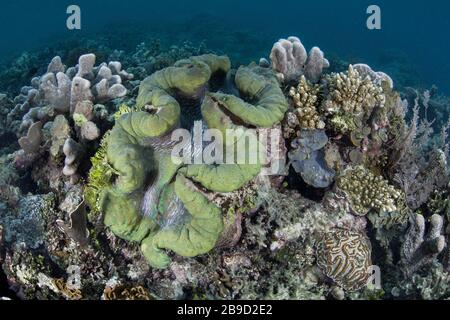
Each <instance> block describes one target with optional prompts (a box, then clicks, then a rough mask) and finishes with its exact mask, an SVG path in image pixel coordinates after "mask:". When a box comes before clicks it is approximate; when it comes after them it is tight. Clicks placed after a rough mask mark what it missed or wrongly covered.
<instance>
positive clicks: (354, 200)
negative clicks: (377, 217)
mask: <svg viewBox="0 0 450 320" xmlns="http://www.w3.org/2000/svg"><path fill="white" fill-rule="evenodd" d="M337 186H338V188H339V189H341V190H343V191H344V192H345V194H346V196H347V197H348V200H349V201H350V202H351V204H352V209H353V210H354V212H355V213H356V214H357V215H366V214H368V213H369V211H371V210H375V211H376V212H378V213H383V212H395V211H397V210H399V209H400V208H398V203H399V200H400V199H401V198H402V193H401V192H400V191H399V190H397V189H395V187H393V186H391V185H389V183H388V182H387V181H386V180H384V179H383V177H381V176H376V175H374V174H373V173H371V172H370V171H369V170H367V169H365V168H364V167H362V166H358V167H355V168H349V169H347V170H345V171H344V172H343V173H342V174H341V175H340V176H339V177H338V178H337Z"/></svg>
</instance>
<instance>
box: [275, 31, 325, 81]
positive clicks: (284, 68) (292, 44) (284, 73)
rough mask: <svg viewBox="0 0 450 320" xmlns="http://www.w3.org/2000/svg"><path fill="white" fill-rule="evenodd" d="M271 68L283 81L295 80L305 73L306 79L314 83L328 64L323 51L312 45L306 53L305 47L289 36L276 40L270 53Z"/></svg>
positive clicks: (298, 40) (295, 38)
mask: <svg viewBox="0 0 450 320" xmlns="http://www.w3.org/2000/svg"><path fill="white" fill-rule="evenodd" d="M270 59H271V60H272V68H273V70H274V71H275V72H277V73H278V75H279V77H280V78H281V79H282V80H283V81H287V82H289V81H292V80H297V79H298V78H299V77H300V76H302V75H305V77H306V79H308V80H309V81H311V82H313V83H316V82H318V81H319V79H320V77H321V75H322V71H323V69H326V68H328V67H329V66H330V63H329V62H328V60H327V59H325V58H324V54H323V52H322V51H321V50H320V49H319V48H318V47H314V48H312V49H311V51H310V52H309V54H307V52H306V49H305V47H304V46H303V44H302V43H301V41H300V39H299V38H297V37H289V38H288V39H287V40H286V39H281V40H279V41H278V42H276V43H275V44H274V46H273V48H272V52H271V54H270Z"/></svg>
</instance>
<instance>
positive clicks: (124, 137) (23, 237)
mask: <svg viewBox="0 0 450 320" xmlns="http://www.w3.org/2000/svg"><path fill="white" fill-rule="evenodd" d="M191 49H192V48H190V47H185V48H178V49H174V48H172V51H171V55H169V56H167V55H165V53H163V52H156V51H157V49H155V48H148V47H146V45H145V44H141V45H139V46H138V48H137V49H136V52H135V53H134V54H133V55H130V57H132V58H126V59H127V61H126V63H124V64H123V65H127V66H129V68H127V70H128V69H130V70H133V72H131V71H130V70H129V71H126V70H125V69H124V68H123V67H122V63H121V62H118V61H117V59H113V58H112V59H110V60H111V61H109V62H108V63H106V62H105V63H101V64H99V65H97V66H96V60H97V58H96V55H94V54H86V55H82V56H80V57H79V60H78V64H77V65H76V66H73V67H69V68H67V67H66V66H65V65H64V64H63V62H62V59H61V58H60V57H55V58H54V59H53V60H51V62H50V65H49V66H48V68H47V72H46V73H45V74H44V75H42V76H40V77H35V78H33V79H32V80H31V85H30V86H26V87H24V88H22V90H21V92H20V94H19V95H18V96H17V97H16V98H14V101H11V100H10V99H9V98H8V96H7V95H2V96H0V103H1V106H2V110H8V112H7V116H6V121H4V122H2V123H1V126H2V127H1V128H0V133H3V132H14V133H17V138H18V144H19V145H20V150H18V151H14V150H8V152H7V150H6V149H5V150H4V151H2V153H1V157H0V162H1V168H0V191H1V192H0V248H1V250H0V263H1V265H2V269H3V272H4V273H5V275H6V278H7V280H8V283H9V284H10V287H11V288H12V289H13V290H14V291H15V292H16V293H17V294H18V295H19V296H20V297H21V298H24V299H32V298H39V299H58V298H64V299H106V300H111V299H144V300H149V299H194V298H199V297H201V298H204V299H269V298H273V299H325V298H334V299H346V298H348V299H378V298H405V297H410V298H425V299H441V298H450V289H449V286H448V285H446V284H445V283H447V284H448V281H449V280H450V276H449V253H450V252H449V250H448V247H449V246H448V235H449V232H450V231H449V221H450V205H449V203H448V195H449V192H450V189H449V188H450V183H449V171H448V169H449V166H448V163H447V160H448V154H449V147H448V141H447V138H448V135H447V130H448V126H447V127H444V128H443V129H442V132H441V135H440V137H439V138H434V137H433V135H432V123H431V122H430V121H428V119H420V117H419V114H420V101H419V98H416V99H415V101H414V102H415V105H414V106H412V109H411V110H412V113H413V117H412V119H411V120H410V121H409V123H408V121H407V113H408V109H407V108H408V102H407V101H406V100H402V98H401V93H397V92H396V91H394V83H393V80H392V79H391V78H390V77H389V76H388V75H386V74H384V73H382V72H375V71H373V70H372V69H371V68H370V67H369V66H367V65H363V64H359V65H349V66H348V68H347V71H342V72H330V73H326V71H327V69H328V68H330V67H332V63H331V64H330V62H329V61H328V60H327V59H326V58H325V54H324V53H323V52H322V51H321V50H320V49H319V48H318V47H314V48H313V49H311V51H310V52H309V53H308V52H307V51H306V49H305V47H304V46H303V44H302V42H301V40H300V39H299V38H297V37H290V38H288V39H281V40H280V41H278V42H276V43H275V45H274V47H273V49H272V52H271V53H270V59H271V61H270V62H269V61H267V60H265V59H262V60H261V62H260V64H259V65H257V64H255V63H252V64H250V65H248V66H240V67H238V68H237V69H234V68H233V65H232V62H231V61H230V59H229V58H228V57H227V56H220V55H216V54H213V53H205V54H199V50H191ZM177 50H178V51H177ZM110 56H111V57H114V58H116V57H117V56H120V54H119V55H118V54H117V52H110ZM172 56H173V57H172ZM161 57H164V58H161ZM169 57H170V59H169ZM174 57H176V59H174ZM124 59H125V58H124ZM157 59H159V60H158V61H159V63H154V64H153V66H154V67H153V68H151V69H152V70H151V71H149V69H150V68H149V67H148V61H147V60H152V61H154V60H157ZM132 73H135V75H133V74H132ZM422 103H426V104H427V103H429V100H426V99H425V101H424V102H423V101H422ZM195 121H202V123H203V129H204V130H206V129H214V130H216V132H219V133H222V134H223V135H224V136H225V133H226V132H227V131H229V130H235V131H237V132H240V134H238V135H237V136H236V137H235V138H236V139H231V140H230V139H228V138H227V139H224V146H223V147H224V148H227V147H230V146H233V148H232V150H234V152H233V154H232V156H233V158H234V157H237V156H238V153H240V152H247V151H248V150H242V149H239V148H236V146H238V145H239V143H242V142H243V141H244V144H243V145H244V146H246V148H247V147H250V146H249V145H248V144H246V143H245V140H246V139H247V138H248V136H247V135H246V134H244V132H245V130H247V129H252V132H256V133H257V135H258V134H259V133H260V132H262V131H263V130H265V129H278V131H281V132H282V133H281V134H280V135H279V138H280V139H281V141H280V143H279V146H276V148H277V149H279V150H278V151H279V152H281V154H282V155H281V157H280V159H281V163H282V168H281V170H278V172H277V173H276V174H273V175H271V176H268V175H267V174H265V172H266V171H265V170H264V169H265V167H266V164H264V163H263V162H260V161H257V162H255V163H250V162H245V163H240V164H237V163H223V162H220V161H217V162H216V163H207V164H202V163H194V164H191V163H184V162H182V161H174V156H173V154H172V151H173V149H174V147H175V145H176V144H177V142H178V141H174V139H173V133H174V132H176V131H177V129H187V130H192V129H193V127H194V122H195ZM259 147H260V145H259ZM271 147H273V148H274V147H275V146H271ZM177 159H178V158H177ZM280 159H278V160H280ZM178 160H180V159H178ZM24 181H25V182H27V183H28V184H31V185H32V186H33V187H32V189H30V188H26V187H24ZM419 190H424V193H422V194H421V195H420V196H419V195H418V193H419ZM428 229H429V230H428ZM398 243H401V244H402V245H398ZM396 257H398V258H396ZM374 270H375V273H376V270H381V273H380V274H375V279H376V280H377V279H378V278H377V276H379V277H381V282H379V281H372V280H373V279H374V275H373V273H372V272H373V271H374ZM61 275H63V276H61ZM267 275H270V277H268V276H267ZM73 279H77V281H75V284H74V281H72V280H73ZM436 281H439V283H441V285H440V286H436V285H435V283H437V282H436Z"/></svg>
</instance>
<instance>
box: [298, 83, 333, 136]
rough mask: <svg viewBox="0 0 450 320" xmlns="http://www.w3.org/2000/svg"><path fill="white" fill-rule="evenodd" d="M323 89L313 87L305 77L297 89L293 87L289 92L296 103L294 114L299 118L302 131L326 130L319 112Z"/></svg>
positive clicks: (316, 86) (317, 86)
mask: <svg viewBox="0 0 450 320" xmlns="http://www.w3.org/2000/svg"><path fill="white" fill-rule="evenodd" d="M320 91H321V87H320V86H319V85H312V84H311V83H309V82H308V81H307V80H306V78H305V76H302V77H301V78H300V82H299V84H298V86H297V88H294V87H292V88H291V90H290V91H289V95H290V96H291V98H292V100H293V102H294V108H295V109H294V113H295V114H296V116H297V117H298V121H299V125H300V128H302V129H319V130H322V129H325V122H324V121H323V120H322V118H321V116H320V114H319V112H318V110H317V109H318V107H319V105H318V104H319V95H320Z"/></svg>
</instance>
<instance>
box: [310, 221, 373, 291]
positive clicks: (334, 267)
mask: <svg viewBox="0 0 450 320" xmlns="http://www.w3.org/2000/svg"><path fill="white" fill-rule="evenodd" d="M371 252H372V248H371V244H370V241H369V239H368V238H367V237H366V235H364V234H362V233H359V232H354V231H349V230H344V229H334V230H333V231H331V232H328V233H326V234H325V235H324V237H323V239H322V241H321V242H320V243H319V245H318V248H317V264H318V265H319V267H320V268H321V270H322V271H323V272H324V273H325V275H326V276H327V277H329V278H331V279H332V280H333V281H334V282H335V283H336V284H337V285H339V286H340V287H342V288H343V289H345V290H348V291H356V290H359V289H361V288H363V287H364V286H366V284H367V282H368V280H369V277H370V270H369V268H370V267H371V265H372V259H371Z"/></svg>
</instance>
